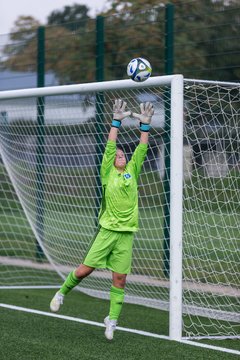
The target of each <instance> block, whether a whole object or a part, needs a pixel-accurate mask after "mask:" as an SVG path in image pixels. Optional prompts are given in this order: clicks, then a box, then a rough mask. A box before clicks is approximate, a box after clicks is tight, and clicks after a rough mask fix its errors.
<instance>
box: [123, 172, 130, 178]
mask: <svg viewBox="0 0 240 360" xmlns="http://www.w3.org/2000/svg"><path fill="white" fill-rule="evenodd" d="M123 176H124V177H125V179H130V178H131V177H132V176H131V174H129V173H127V174H124V175H123Z"/></svg>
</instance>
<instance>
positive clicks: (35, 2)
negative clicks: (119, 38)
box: [0, 0, 108, 34]
mask: <svg viewBox="0 0 240 360" xmlns="http://www.w3.org/2000/svg"><path fill="white" fill-rule="evenodd" d="M74 3H75V4H82V5H86V6H88V8H89V9H90V11H89V15H90V16H95V15H96V14H98V13H99V12H100V11H101V10H104V9H108V0H41V1H39V0H0V34H7V33H9V32H11V29H12V28H13V24H14V21H15V20H16V19H17V17H18V16H20V15H31V16H33V17H34V18H36V19H37V20H39V21H40V22H41V23H42V24H43V25H44V24H45V23H46V21H47V16H48V15H49V14H50V13H51V12H52V11H53V10H61V9H63V8H64V6H65V5H70V6H71V5H73V4H74Z"/></svg>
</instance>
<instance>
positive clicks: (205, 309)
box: [0, 76, 240, 338]
mask: <svg viewBox="0 0 240 360" xmlns="http://www.w3.org/2000/svg"><path fill="white" fill-rule="evenodd" d="M175 78H176V77H174V76H173V77H158V78H152V79H149V80H148V81H147V82H146V83H143V84H135V83H134V82H132V81H131V80H123V81H117V82H106V83H98V84H84V85H72V86H64V87H56V88H45V89H32V90H19V91H11V92H2V94H0V152H1V159H2V163H1V165H0V176H1V182H0V197H1V205H0V206H1V211H0V229H1V241H0V268H1V272H0V286H1V287H2V288H10V287H21V288H23V287H31V286H32V287H48V286H51V287H55V286H56V287H58V286H59V285H60V284H61V283H62V281H63V279H65V277H66V275H67V274H68V273H69V271H71V270H72V269H74V268H75V267H76V266H77V265H78V264H79V263H80V262H81V261H82V259H83V258H84V256H85V254H86V252H87V250H88V248H89V245H90V243H91V241H92V239H93V237H94V234H95V232H96V230H97V227H98V211H99V206H100V201H101V183H100V177H99V168H100V164H101V159H102V154H103V151H104V147H105V144H106V141H107V136H108V133H109V130H110V126H111V121H112V106H113V102H114V99H116V98H122V99H124V100H125V101H127V104H128V108H129V109H131V110H132V111H133V112H138V111H139V104H140V103H141V102H145V101H151V102H152V103H153V104H154V108H155V114H154V116H153V120H152V129H151V132H150V140H149V149H148V154H147V158H146V161H145V163H144V166H143V170H142V174H141V176H140V181H139V225H140V230H139V232H138V233H137V234H136V236H135V240H134V249H133V264H132V273H131V275H130V276H129V277H128V284H127V288H126V294H127V295H126V301H128V302H133V303H138V304H144V305H147V306H152V307H156V308H158V309H161V310H164V311H168V310H169V308H170V311H171V303H170V300H171V298H172V299H173V298H175V297H178V298H179V297H180V300H181V302H178V304H177V309H179V311H178V312H179V314H180V317H181V316H182V314H181V311H183V328H182V335H183V336H184V337H186V338H193V337H198V338H199V337H206V336H207V337H236V336H239V327H238V324H237V322H238V321H239V315H238V314H239V294H240V290H239V252H238V251H239V213H240V208H239V203H240V194H239V188H240V182H239V161H240V158H239V156H240V155H239V127H240V116H239V111H240V102H239V84H224V83H211V82H204V81H193V80H185V82H184V117H183V118H184V122H183V121H182V111H181V109H182V108H181V102H183V99H182V93H181V91H179V92H177V91H175V92H174V93H173V90H172V89H173V85H172V82H173V80H174V79H175ZM109 84H110V85H109ZM181 86H182V85H181ZM178 104H180V105H179V107H178ZM179 110H180V111H179ZM173 118H174V119H175V121H173ZM176 119H177V120H178V121H176ZM138 128H139V126H138V122H137V121H136V120H134V119H133V118H131V117H129V118H127V119H126V120H124V121H123V125H122V127H121V129H120V132H119V137H118V142H119V143H120V144H121V146H122V147H123V148H124V151H125V153H126V156H127V158H128V159H129V158H130V156H131V154H132V153H133V151H134V149H135V147H136V145H137V144H138V141H139V135H140V134H139V129H138ZM181 128H183V134H184V135H183V136H182V133H181ZM170 132H171V134H170ZM179 138H180V141H179ZM179 144H180V145H182V144H183V149H182V148H181V147H182V146H180V152H179V153H180V161H179V165H180V167H181V160H182V159H181V151H182V150H183V181H182V179H181V178H182V174H181V171H180V172H178V169H177V170H176V171H175V172H174V169H175V165H176V168H177V167H178V161H176V159H175V156H176V153H177V152H178V146H179ZM170 152H171V156H170ZM174 152H175V155H174ZM174 159H175V160H174ZM170 164H171V166H172V167H174V169H170ZM174 164H175V165H174ZM174 183H177V187H174V186H175V185H174ZM179 187H180V191H179V194H180V200H179V199H178V198H177V197H176V192H177V193H178V191H176V190H177V189H179ZM181 190H182V191H183V200H182V197H181ZM170 204H171V206H170ZM174 204H175V205H174ZM175 206H176V207H175ZM179 206H180V208H179ZM177 226H179V231H178V228H177ZM171 227H172V228H174V229H172V228H171ZM181 229H183V230H182V231H181ZM176 236H177V237H178V236H179V239H177V241H179V244H180V245H181V240H182V239H183V246H182V251H181V246H179V245H178V243H176V244H175V245H174V240H172V238H174V237H176ZM170 238H171V239H170ZM170 241H172V245H171V247H170ZM178 252H180V253H178ZM181 257H182V263H180V270H179V268H177V267H175V265H176V264H178V265H179V261H180V260H181ZM170 261H171V262H172V263H170ZM172 269H174V270H172ZM171 272H172V273H171ZM181 272H182V282H181V284H180V281H175V283H178V285H177V288H176V289H175V290H174V288H175V287H174V286H173V284H174V281H172V283H171V278H172V280H173V279H174V276H175V275H174V274H176V273H177V276H178V277H176V279H179V277H180V279H181ZM179 284H180V287H179ZM110 285H111V274H109V272H108V271H105V270H96V271H95V272H94V273H93V274H92V275H91V276H89V277H88V278H86V279H84V281H83V282H82V283H81V287H80V288H79V290H81V291H84V292H85V293H88V294H90V295H94V296H98V297H102V298H108V296H109V295H108V294H109V288H110ZM181 286H182V289H181ZM170 289H172V290H170ZM181 290H182V292H181ZM171 291H173V293H172V295H171ZM174 291H175V294H177V296H173V294H174ZM170 316H171V315H170ZM170 327H171V325H170ZM178 327H179V325H178ZM178 330H179V329H178ZM180 330H181V329H180Z"/></svg>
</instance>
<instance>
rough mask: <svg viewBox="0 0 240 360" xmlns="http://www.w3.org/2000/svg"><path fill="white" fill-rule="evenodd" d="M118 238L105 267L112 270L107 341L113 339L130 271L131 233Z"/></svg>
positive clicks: (117, 234)
mask: <svg viewBox="0 0 240 360" xmlns="http://www.w3.org/2000/svg"><path fill="white" fill-rule="evenodd" d="M115 236H117V237H118V239H117V241H116V245H115V246H114V248H113V251H112V252H111V254H110V256H109V258H108V259H107V266H108V268H109V269H111V270H112V286H111V289H110V309H109V315H108V316H107V317H106V318H105V319H104V322H105V325H106V331H105V336H106V338H107V339H108V340H112V339H113V333H114V331H115V329H116V325H117V320H118V318H119V316H120V313H121V310H122V306H123V302H124V288H125V284H126V278H127V274H129V273H130V271H131V262H132V243H133V233H131V232H125V233H120V232H119V233H116V234H115Z"/></svg>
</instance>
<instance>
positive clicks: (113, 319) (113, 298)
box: [104, 272, 127, 340]
mask: <svg viewBox="0 0 240 360" xmlns="http://www.w3.org/2000/svg"><path fill="white" fill-rule="evenodd" d="M126 278H127V274H119V273H116V272H113V273H112V280H113V281H112V286H111V289H110V310H109V315H108V316H107V317H106V318H105V319H104V323H105V325H106V330H105V336H106V338H107V339H108V340H112V339H113V333H114V331H115V330H116V325H117V320H118V318H119V316H120V313H121V310H122V306H123V301H124V287H125V284H126Z"/></svg>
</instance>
